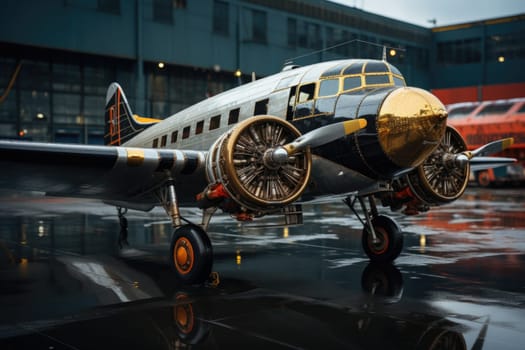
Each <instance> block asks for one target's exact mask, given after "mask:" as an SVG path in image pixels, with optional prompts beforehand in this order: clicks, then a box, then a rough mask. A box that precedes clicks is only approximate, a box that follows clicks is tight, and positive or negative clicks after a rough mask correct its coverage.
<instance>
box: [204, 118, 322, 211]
mask: <svg viewBox="0 0 525 350" xmlns="http://www.w3.org/2000/svg"><path fill="white" fill-rule="evenodd" d="M300 135H301V133H300V132H299V131H298V130H297V129H296V128H295V127H294V126H293V125H292V124H290V123H289V122H287V121H285V120H283V119H280V118H277V117H274V116H267V115H264V116H256V117H252V118H249V119H246V120H244V121H242V122H240V123H239V124H237V125H236V126H235V127H233V128H232V129H230V130H229V131H228V132H227V133H225V134H224V135H222V136H221V137H220V138H219V139H217V141H216V142H215V143H214V144H213V145H212V146H211V148H210V150H209V153H208V156H207V158H206V176H207V178H208V182H209V184H210V186H209V188H208V189H207V190H208V192H206V191H205V196H207V197H208V199H211V200H214V199H215V198H217V197H223V198H226V197H227V198H230V199H232V200H233V201H234V202H235V204H237V206H233V207H232V206H228V207H227V209H226V211H229V212H239V211H242V212H247V211H249V212H250V213H253V214H255V215H264V214H265V213H269V212H273V211H276V210H278V209H280V208H282V207H284V206H286V205H288V204H290V203H291V202H293V201H295V200H297V199H298V198H299V196H300V195H301V194H302V193H303V192H304V190H305V188H306V186H307V184H308V181H309V178H310V172H311V167H312V160H311V154H310V150H309V149H306V150H304V151H301V152H298V153H296V154H294V155H293V156H290V157H288V161H287V162H286V163H284V164H276V163H274V162H272V161H271V159H270V158H271V157H269V156H268V155H269V152H270V151H272V150H273V149H275V148H276V147H279V146H283V145H285V144H288V143H290V142H291V141H293V140H295V139H296V138H298V137H299V136H300ZM206 193H208V194H209V195H207V194H206ZM217 193H219V194H218V195H217ZM219 199H220V198H219ZM224 208H225V207H224V206H223V209H224Z"/></svg>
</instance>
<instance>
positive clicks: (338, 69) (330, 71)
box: [321, 63, 348, 78]
mask: <svg viewBox="0 0 525 350" xmlns="http://www.w3.org/2000/svg"><path fill="white" fill-rule="evenodd" d="M347 65H348V63H340V64H338V65H337V66H335V67H333V68H330V69H328V70H327V71H326V72H324V73H323V74H322V75H321V78H324V77H332V76H335V75H341V71H342V70H343V68H345V67H346V66H347Z"/></svg>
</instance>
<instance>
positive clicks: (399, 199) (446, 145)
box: [385, 126, 470, 214]
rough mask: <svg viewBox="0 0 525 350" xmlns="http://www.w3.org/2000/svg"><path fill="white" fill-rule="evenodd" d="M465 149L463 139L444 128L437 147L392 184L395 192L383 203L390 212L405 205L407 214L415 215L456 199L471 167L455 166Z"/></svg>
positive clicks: (461, 191)
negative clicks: (457, 156) (391, 209)
mask: <svg viewBox="0 0 525 350" xmlns="http://www.w3.org/2000/svg"><path fill="white" fill-rule="evenodd" d="M466 150H467V145H466V143H465V140H464V139H463V137H461V135H460V134H459V132H458V131H457V130H456V129H454V128H453V127H451V126H447V129H446V131H445V135H444V136H443V139H442V140H441V143H440V144H439V146H438V147H437V148H436V149H435V150H434V152H433V153H432V154H431V155H430V156H429V157H428V158H427V159H426V160H425V161H424V162H423V163H422V164H420V165H419V166H418V167H416V168H415V169H413V170H412V171H411V172H409V173H408V174H406V175H404V176H403V177H401V178H400V179H399V181H398V182H397V183H395V184H394V185H395V190H396V192H395V193H394V194H393V196H392V197H390V198H388V199H387V200H386V201H385V202H386V204H389V205H390V206H391V207H392V208H393V209H396V208H400V207H402V206H403V205H406V209H405V213H406V214H416V213H418V212H420V211H426V210H428V209H429V207H433V206H439V205H443V204H447V203H450V202H452V201H454V200H456V199H458V198H459V197H460V196H461V195H462V194H463V192H465V189H466V187H467V184H468V180H469V175H470V165H469V164H468V162H467V163H465V164H464V165H463V166H458V164H457V162H455V156H456V155H457V154H458V153H461V152H464V151H466Z"/></svg>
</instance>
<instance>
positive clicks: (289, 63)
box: [283, 39, 406, 70]
mask: <svg viewBox="0 0 525 350" xmlns="http://www.w3.org/2000/svg"><path fill="white" fill-rule="evenodd" d="M354 42H359V43H363V44H368V45H372V46H377V47H381V48H382V49H383V51H382V60H383V61H386V51H387V49H390V51H391V52H392V51H393V52H396V51H403V52H404V51H406V49H404V48H401V47H393V46H389V45H384V44H378V43H373V42H371V41H366V40H361V39H352V40H348V41H344V42H342V43H339V44H336V45H332V46H330V47H327V48H324V49H321V50H315V51H312V52H309V53H305V54H304V55H299V56H296V57H292V58H287V59H285V60H284V64H283V67H284V68H283V70H285V68H286V67H289V66H293V62H294V61H295V60H297V59H300V58H305V57H308V56H313V55H316V54H318V53H322V52H326V51H330V50H333V49H336V48H338V47H341V46H344V45H349V44H352V43H354Z"/></svg>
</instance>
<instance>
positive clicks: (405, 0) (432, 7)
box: [331, 0, 525, 27]
mask: <svg viewBox="0 0 525 350" xmlns="http://www.w3.org/2000/svg"><path fill="white" fill-rule="evenodd" d="M331 1H334V2H339V3H343V4H345V5H347V6H352V7H357V8H359V9H361V10H364V11H367V12H372V13H377V14H380V15H383V16H386V17H390V18H395V19H399V20H402V21H405V22H409V23H413V24H417V25H421V26H425V27H432V26H433V24H432V23H429V20H431V19H435V20H436V21H437V25H438V26H444V25H448V24H456V23H463V22H471V21H476V20H480V19H489V18H496V17H504V16H510V15H517V14H524V13H525V0H331Z"/></svg>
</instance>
